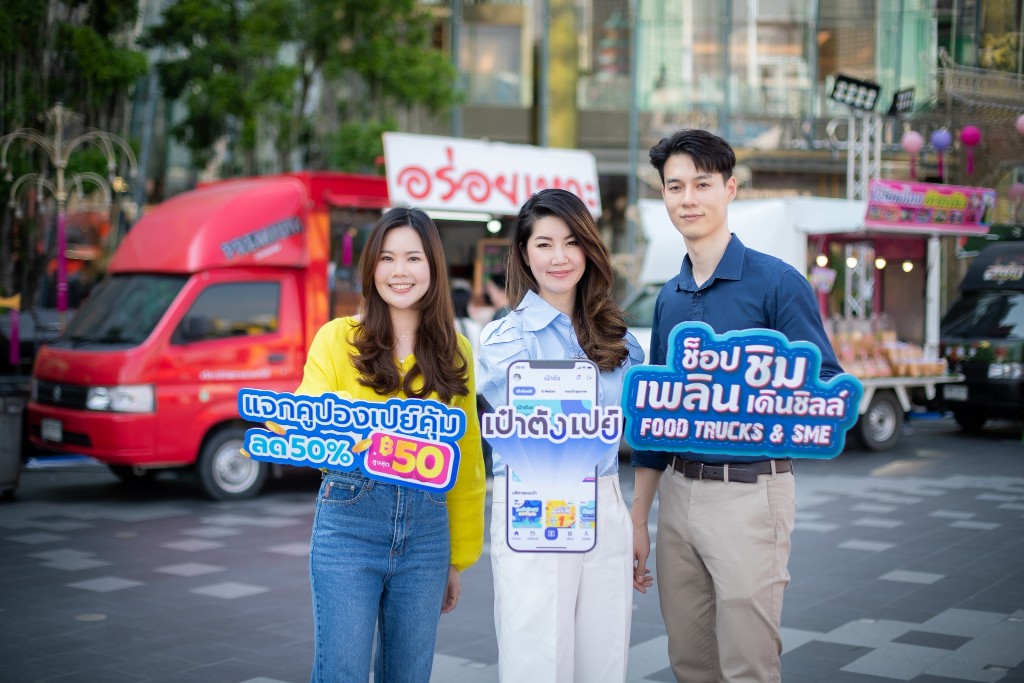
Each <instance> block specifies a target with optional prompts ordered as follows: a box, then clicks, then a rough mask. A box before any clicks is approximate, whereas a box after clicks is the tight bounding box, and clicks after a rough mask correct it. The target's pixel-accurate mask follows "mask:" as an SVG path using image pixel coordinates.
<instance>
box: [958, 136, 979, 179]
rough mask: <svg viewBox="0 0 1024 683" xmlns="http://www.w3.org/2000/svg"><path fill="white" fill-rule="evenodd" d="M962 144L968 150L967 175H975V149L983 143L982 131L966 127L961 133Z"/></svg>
mask: <svg viewBox="0 0 1024 683" xmlns="http://www.w3.org/2000/svg"><path fill="white" fill-rule="evenodd" d="M960 142H961V143H962V144H963V145H964V147H966V148H967V174H968V175H971V174H973V173H974V148H975V146H976V145H977V144H978V143H979V142H981V131H980V130H978V127H977V126H964V127H963V129H962V130H961V131H960Z"/></svg>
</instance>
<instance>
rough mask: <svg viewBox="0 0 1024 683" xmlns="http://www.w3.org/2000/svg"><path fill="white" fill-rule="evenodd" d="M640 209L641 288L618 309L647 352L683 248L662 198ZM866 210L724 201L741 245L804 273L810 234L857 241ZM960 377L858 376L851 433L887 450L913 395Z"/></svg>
mask: <svg viewBox="0 0 1024 683" xmlns="http://www.w3.org/2000/svg"><path fill="white" fill-rule="evenodd" d="M639 209H640V217H641V222H642V225H643V229H644V235H645V237H646V239H647V248H646V251H645V252H644V259H643V263H642V264H641V268H640V276H639V282H640V286H639V287H638V288H637V289H636V290H635V291H634V292H633V293H632V294H631V295H630V296H629V297H627V298H626V299H625V300H624V301H623V307H624V308H625V309H626V313H627V323H628V324H629V325H630V328H629V329H630V332H632V333H633V335H634V336H636V338H637V340H638V341H639V342H640V343H641V345H642V346H643V348H644V352H645V353H646V352H647V351H648V350H649V349H650V339H651V324H652V322H653V317H654V304H655V301H656V300H657V298H658V292H659V291H660V289H661V285H662V284H664V283H665V282H667V281H668V280H669V279H670V278H671V277H673V276H675V274H676V273H678V272H679V263H680V261H682V258H683V255H684V254H685V253H686V248H685V246H684V244H683V239H682V237H680V236H679V234H678V232H676V230H675V228H674V226H673V225H672V223H671V221H670V220H669V218H668V215H667V214H666V213H665V208H664V205H663V203H662V202H661V201H660V200H653V199H642V200H640V202H639ZM865 209H866V204H865V203H864V202H861V201H851V200H843V199H831V198H822V197H792V198H782V199H767V200H738V201H734V202H733V203H732V204H730V206H729V228H730V230H732V232H733V233H734V234H736V236H738V237H739V238H740V240H742V241H743V244H744V245H746V246H747V247H750V248H752V249H756V250H758V251H761V252H764V253H766V254H771V255H772V256H776V257H778V258H780V259H782V260H783V261H785V262H786V263H789V264H790V265H792V266H793V267H794V268H796V269H797V270H799V271H800V272H802V273H806V272H807V257H808V253H807V249H808V239H809V237H810V238H813V239H821V238H822V236H824V235H835V236H839V235H843V234H847V233H850V234H858V235H860V236H861V238H862V239H863V235H862V231H863V222H864V215H865ZM648 360H649V359H648ZM958 380H959V377H958V376H957V375H950V376H947V377H942V376H940V377H872V378H862V379H861V384H862V385H863V386H864V395H863V396H862V398H861V403H860V407H859V413H860V418H859V419H858V421H857V424H856V425H855V426H854V427H853V429H851V430H850V435H851V436H852V437H853V438H854V439H856V440H857V441H858V442H860V443H861V444H863V445H864V447H866V448H868V449H870V450H888V449H890V448H892V447H893V446H895V445H896V443H897V442H898V441H899V439H900V437H901V435H902V433H903V421H904V415H905V414H906V413H908V412H910V410H911V409H912V408H913V402H912V400H911V398H912V396H915V395H919V396H921V397H923V399H924V400H926V401H931V400H932V399H933V398H934V397H935V396H936V395H937V388H938V387H939V386H940V385H942V384H944V383H947V382H956V381H958Z"/></svg>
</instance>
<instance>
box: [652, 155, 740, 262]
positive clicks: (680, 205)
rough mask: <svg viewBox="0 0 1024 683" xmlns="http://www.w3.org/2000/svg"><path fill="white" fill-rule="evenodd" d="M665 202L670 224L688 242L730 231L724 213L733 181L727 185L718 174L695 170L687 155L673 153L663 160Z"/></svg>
mask: <svg viewBox="0 0 1024 683" xmlns="http://www.w3.org/2000/svg"><path fill="white" fill-rule="evenodd" d="M664 175H665V182H664V183H663V184H662V186H661V196H662V198H663V199H664V200H665V208H666V209H667V210H668V215H669V218H670V219H671V220H672V225H674V226H676V230H678V231H679V234H681V235H682V236H683V238H684V239H686V241H687V242H693V243H696V242H700V241H701V240H702V239H704V238H706V237H708V236H712V235H718V234H720V231H725V232H726V233H728V232H729V225H728V223H727V222H726V210H727V207H728V205H729V202H730V201H732V198H733V197H735V196H736V178H729V181H728V182H726V181H725V180H723V178H722V174H721V173H704V172H703V171H698V170H697V167H696V166H694V164H693V159H692V158H690V155H688V154H673V155H672V156H670V157H669V158H668V159H667V160H666V161H665V168H664Z"/></svg>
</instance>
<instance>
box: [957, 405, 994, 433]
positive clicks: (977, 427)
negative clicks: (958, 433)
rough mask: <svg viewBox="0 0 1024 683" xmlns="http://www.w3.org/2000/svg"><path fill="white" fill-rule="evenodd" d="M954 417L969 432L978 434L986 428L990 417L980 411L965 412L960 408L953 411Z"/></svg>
mask: <svg viewBox="0 0 1024 683" xmlns="http://www.w3.org/2000/svg"><path fill="white" fill-rule="evenodd" d="M953 419H954V420H956V423H957V424H958V425H960V428H961V429H963V430H964V431H965V432H967V433H969V434H977V433H978V432H980V431H981V430H982V429H984V428H985V423H986V422H988V418H987V417H985V416H984V415H979V414H978V413H965V412H963V411H960V410H956V411H953Z"/></svg>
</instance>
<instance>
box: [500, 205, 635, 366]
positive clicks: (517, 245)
mask: <svg viewBox="0 0 1024 683" xmlns="http://www.w3.org/2000/svg"><path fill="white" fill-rule="evenodd" d="M545 216H553V217H555V218H560V219H562V220H563V221H565V224H566V225H567V226H569V230H570V231H571V232H572V234H573V237H575V238H576V241H577V242H579V244H580V247H582V249H583V253H584V255H585V256H586V257H587V267H586V269H585V270H584V271H583V277H582V278H580V281H579V283H578V284H577V285H576V301H575V303H574V305H573V312H572V326H573V329H575V331H576V339H577V341H579V343H580V348H582V349H583V352H584V353H585V354H587V358H589V359H590V360H592V361H594V362H595V363H596V364H597V366H598V367H599V368H600V369H601V372H610V371H611V370H614V369H615V368H617V367H619V366H620V365H622V363H623V361H625V360H626V357H627V356H628V355H629V351H628V349H627V348H626V341H625V336H626V320H625V316H624V314H623V311H622V307H621V306H619V304H618V303H617V302H616V301H615V296H614V293H613V287H614V285H615V279H614V275H613V272H612V263H611V257H610V256H609V255H608V247H606V246H605V244H604V242H603V241H601V234H600V233H599V232H598V230H597V223H595V222H594V218H593V216H591V215H590V212H589V211H588V210H587V207H586V205H585V204H584V203H583V200H581V199H580V198H579V197H577V196H576V195H574V194H573V193H572V192H568V191H566V190H557V189H552V190H541V191H540V192H538V193H537V194H535V195H533V196H532V197H530V198H529V199H528V200H526V203H525V204H523V206H522V208H521V209H519V215H517V216H516V220H515V223H514V224H513V225H512V232H511V234H510V235H509V246H510V249H509V250H508V265H507V269H506V270H507V275H506V278H507V286H508V303H509V306H510V307H512V308H513V309H515V308H518V307H519V305H520V304H521V303H522V302H523V297H524V296H526V291H527V290H533V291H534V292H537V293H540V292H539V286H538V285H537V279H536V278H535V277H534V276H533V272H532V271H531V270H530V267H529V266H528V265H526V243H527V241H528V240H529V239H530V235H531V234H532V233H533V224H534V222H535V221H537V220H538V219H540V218H544V217H545Z"/></svg>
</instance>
